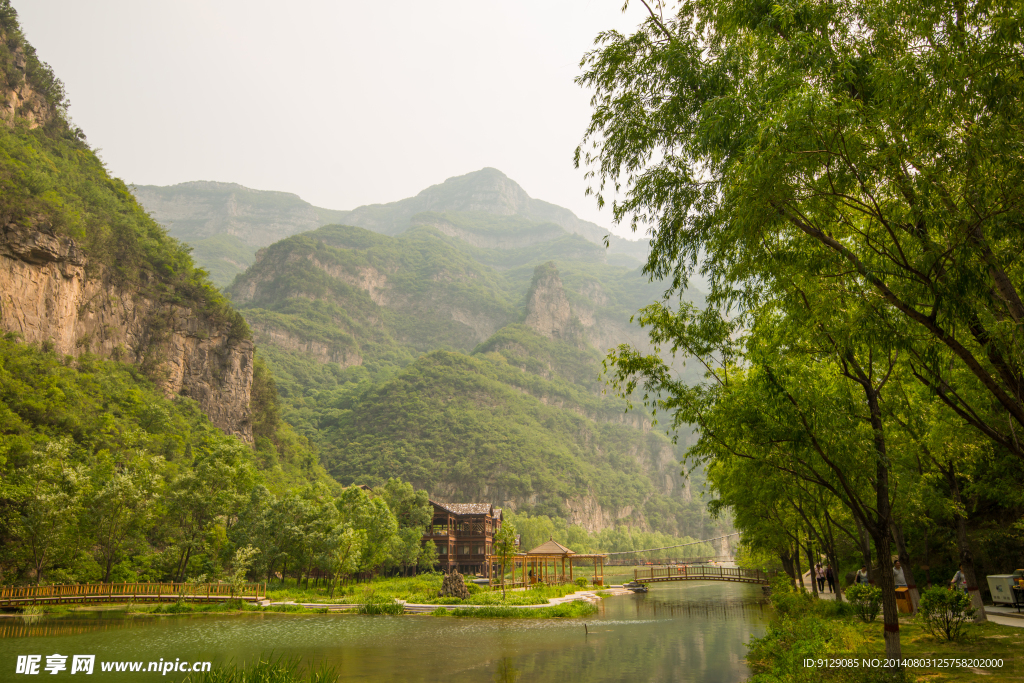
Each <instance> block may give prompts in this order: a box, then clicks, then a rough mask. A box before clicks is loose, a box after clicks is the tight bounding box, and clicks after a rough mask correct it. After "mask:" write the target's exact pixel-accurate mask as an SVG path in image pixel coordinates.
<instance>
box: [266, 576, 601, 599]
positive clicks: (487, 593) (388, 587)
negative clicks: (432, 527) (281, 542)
mask: <svg viewBox="0 0 1024 683" xmlns="http://www.w3.org/2000/svg"><path fill="white" fill-rule="evenodd" d="M466 587H467V589H468V590H469V594H470V595H469V599H468V600H465V601H463V600H458V599H456V598H441V597H438V595H437V594H438V592H439V591H440V590H441V575H440V574H420V575H418V576H410V577H386V578H377V579H374V580H372V581H368V582H363V583H352V584H348V585H345V586H339V587H338V588H337V590H335V592H334V597H333V598H332V597H330V596H329V595H328V590H327V588H326V587H322V586H321V587H316V588H309V589H303V588H300V587H295V586H288V587H284V586H281V584H271V585H270V586H269V588H268V590H267V597H268V598H269V599H270V600H271V601H272V602H287V601H294V602H309V603H322V604H329V603H341V604H344V603H363V602H365V601H366V599H367V596H368V595H370V594H371V593H372V594H373V595H374V596H378V597H382V598H390V599H393V600H404V601H406V602H411V603H415V604H420V605H460V604H468V605H500V604H505V605H543V604H544V603H546V602H547V601H548V598H560V597H563V596H565V595H568V594H570V593H575V592H576V591H578V590H581V589H580V588H579V587H578V586H574V585H571V584H566V585H558V586H537V587H534V588H531V589H530V590H528V591H511V590H510V591H506V599H505V600H504V601H503V600H502V599H501V590H485V589H481V588H480V587H479V586H477V585H476V584H473V583H467V585H466Z"/></svg>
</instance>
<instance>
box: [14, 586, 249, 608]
mask: <svg viewBox="0 0 1024 683" xmlns="http://www.w3.org/2000/svg"><path fill="white" fill-rule="evenodd" d="M266 594H267V586H266V584H263V583H247V584H245V585H243V586H241V591H234V590H233V588H232V586H231V584H229V583H79V584H64V585H58V586H2V587H0V606H12V605H34V604H45V603H75V602H175V601H177V600H184V601H188V602H215V601H222V600H228V599H230V598H233V597H234V598H239V599H241V600H247V601H256V600H262V599H263V598H265V597H266Z"/></svg>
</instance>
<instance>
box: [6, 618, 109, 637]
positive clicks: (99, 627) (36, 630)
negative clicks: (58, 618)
mask: <svg viewBox="0 0 1024 683" xmlns="http://www.w3.org/2000/svg"><path fill="white" fill-rule="evenodd" d="M32 621H35V620H28V619H26V620H25V621H17V622H11V623H7V624H0V638H37V637H42V636H77V635H81V634H83V633H94V632H95V631H107V630H109V629H112V628H117V627H118V625H117V624H112V623H109V622H108V623H102V622H100V623H97V622H95V621H73V622H69V623H57V624H54V623H52V622H49V623H41V624H33V623H32Z"/></svg>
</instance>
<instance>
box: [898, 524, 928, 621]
mask: <svg viewBox="0 0 1024 683" xmlns="http://www.w3.org/2000/svg"><path fill="white" fill-rule="evenodd" d="M892 538H893V540H894V541H896V554H897V555H899V558H900V564H901V565H903V576H904V577H906V579H907V596H908V597H909V598H910V609H911V610H912V611H913V613H914V614H917V606H918V604H919V603H920V602H921V592H920V591H919V590H918V588H917V581H915V580H914V572H913V570H912V569H911V568H910V553H908V552H907V543H906V541H905V540H904V539H903V527H901V526H900V524H899V522H897V521H896V520H893V522H892Z"/></svg>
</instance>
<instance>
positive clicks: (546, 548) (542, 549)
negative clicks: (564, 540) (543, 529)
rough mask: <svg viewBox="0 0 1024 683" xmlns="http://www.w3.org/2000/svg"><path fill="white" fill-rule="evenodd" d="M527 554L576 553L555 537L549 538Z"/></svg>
mask: <svg viewBox="0 0 1024 683" xmlns="http://www.w3.org/2000/svg"><path fill="white" fill-rule="evenodd" d="M526 554H527V555H575V554H576V553H575V552H573V551H572V550H569V549H568V548H566V547H565V546H564V545H562V544H561V543H559V542H558V541H556V540H554V539H548V540H547V541H545V542H544V543H541V544H540V545H539V546H537V547H536V548H534V549H533V550H531V551H530V552H528V553H526Z"/></svg>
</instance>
